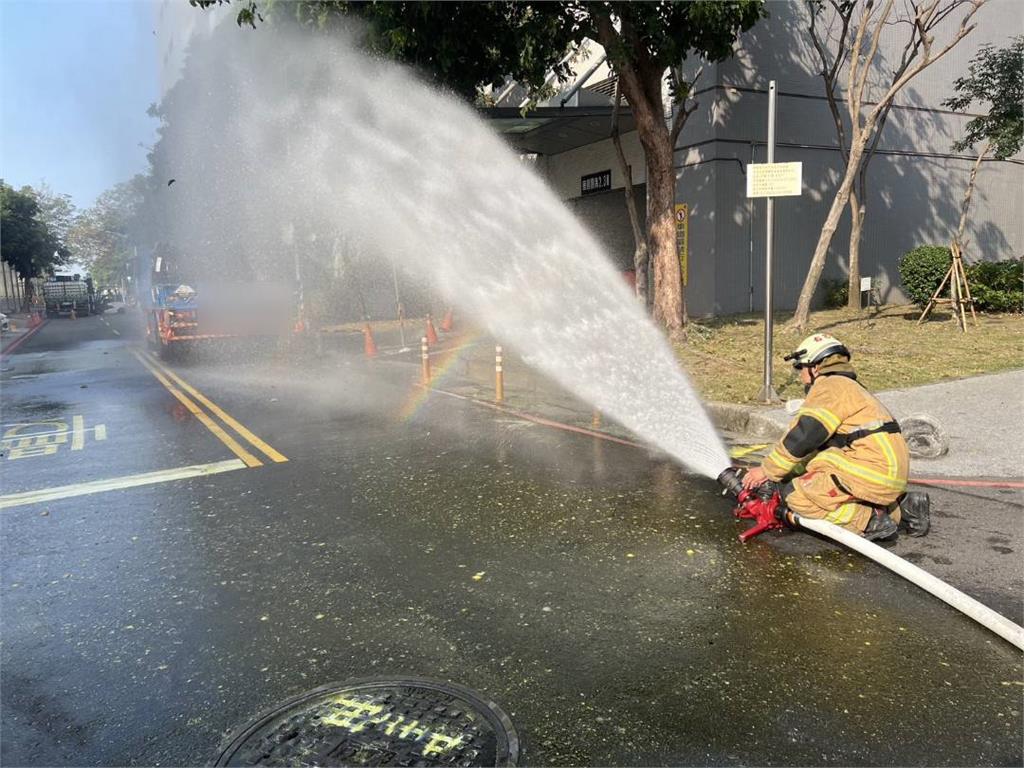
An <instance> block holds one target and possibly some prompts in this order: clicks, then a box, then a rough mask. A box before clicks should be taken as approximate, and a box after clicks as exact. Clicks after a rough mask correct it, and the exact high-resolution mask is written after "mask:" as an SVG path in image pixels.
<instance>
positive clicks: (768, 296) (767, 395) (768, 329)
mask: <svg viewBox="0 0 1024 768" xmlns="http://www.w3.org/2000/svg"><path fill="white" fill-rule="evenodd" d="M775 92H776V88H775V81H774V80H772V81H771V82H770V83H768V162H769V163H774V162H775ZM767 200H768V210H767V213H768V216H767V218H768V221H767V223H766V225H765V257H764V385H763V386H762V387H761V394H760V397H759V399H760V400H761V401H762V402H765V403H772V402H776V401H778V400H779V395H778V393H776V391H775V388H774V387H772V332H773V330H774V329H773V326H772V252H773V250H774V248H773V242H772V241H773V235H774V232H773V230H774V224H775V201H774V200H773V199H772V198H770V197H769V198H767Z"/></svg>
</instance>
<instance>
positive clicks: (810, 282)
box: [792, 132, 867, 331]
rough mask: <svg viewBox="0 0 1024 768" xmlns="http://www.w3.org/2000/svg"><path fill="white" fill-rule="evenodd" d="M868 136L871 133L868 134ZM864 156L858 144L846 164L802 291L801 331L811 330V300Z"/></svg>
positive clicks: (795, 317) (798, 319)
mask: <svg viewBox="0 0 1024 768" xmlns="http://www.w3.org/2000/svg"><path fill="white" fill-rule="evenodd" d="M865 133H867V132H865ZM863 154H864V142H863V141H854V142H853V145H852V146H851V147H850V159H849V161H848V162H847V164H846V174H845V175H844V176H843V181H842V183H840V185H839V189H837V190H836V196H835V199H833V200H832V207H831V209H829V212H828V217H827V218H826V219H825V224H824V226H822V228H821V236H820V237H819V238H818V245H817V246H816V247H815V249H814V256H813V257H811V265H810V267H809V268H808V270H807V277H806V279H805V280H804V287H803V288H802V289H801V291H800V300H799V301H798V302H797V305H796V313H795V314H794V315H793V321H792V325H793V327H795V328H796V329H798V330H801V331H802V330H804V329H805V328H806V327H807V320H808V318H809V316H810V314H811V299H813V298H814V291H815V290H816V289H817V287H818V282H819V281H820V280H821V272H822V270H823V269H824V268H825V257H826V256H827V255H828V246H829V243H831V242H832V236H833V235H835V232H836V227H837V226H838V225H839V218H840V217H841V216H842V215H843V208H845V207H846V204H847V202H848V201H849V199H850V192H851V191H852V189H853V182H854V179H856V177H857V171H858V169H859V168H860V159H861V157H862V156H863Z"/></svg>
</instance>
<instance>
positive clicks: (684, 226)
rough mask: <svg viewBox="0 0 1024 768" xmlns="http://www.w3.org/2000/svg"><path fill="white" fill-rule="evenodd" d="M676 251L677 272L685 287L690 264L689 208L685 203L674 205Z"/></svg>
mask: <svg viewBox="0 0 1024 768" xmlns="http://www.w3.org/2000/svg"><path fill="white" fill-rule="evenodd" d="M676 249H677V250H678V251H679V271H680V274H682V278H683V285H686V283H687V280H688V274H687V273H688V271H689V262H690V208H689V206H688V205H687V204H686V203H676Z"/></svg>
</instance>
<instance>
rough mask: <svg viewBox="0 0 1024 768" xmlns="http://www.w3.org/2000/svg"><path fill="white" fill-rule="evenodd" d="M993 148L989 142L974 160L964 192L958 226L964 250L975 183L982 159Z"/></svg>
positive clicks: (957, 239) (960, 241)
mask: <svg viewBox="0 0 1024 768" xmlns="http://www.w3.org/2000/svg"><path fill="white" fill-rule="evenodd" d="M991 148H992V144H991V143H988V144H986V145H985V148H984V149H982V150H981V154H980V155H978V159H977V160H975V161H974V167H973V168H971V177H970V179H968V181H967V191H966V192H964V201H963V203H962V204H961V206H960V224H959V225H958V226H957V228H956V236H955V240H956V244H957V245H958V246H959V247H960V250H961V251H963V245H964V230H966V229H967V211H968V209H969V208H970V207H971V197H972V196H973V195H974V183H975V181H977V179H978V169H979V168H980V167H981V161H982V160H984V159H985V155H987V154H988V151H989V149H991Z"/></svg>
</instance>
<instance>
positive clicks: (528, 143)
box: [477, 106, 636, 155]
mask: <svg viewBox="0 0 1024 768" xmlns="http://www.w3.org/2000/svg"><path fill="white" fill-rule="evenodd" d="M477 112H478V114H479V115H480V116H481V117H483V118H484V119H486V120H490V121H491V123H492V125H493V126H494V127H495V129H496V130H497V131H498V132H499V133H501V134H503V135H504V136H505V138H506V140H508V142H509V143H510V144H511V145H512V146H513V147H514V148H516V149H517V150H519V151H520V152H525V153H531V154H538V155H556V154H558V153H559V152H566V151H568V150H570V149H576V148H577V147H582V146H585V145H587V144H593V143H595V142H598V141H602V140H604V139H609V138H611V127H612V107H611V106H590V107H538V108H536V109H533V110H531V111H530V112H527V113H526V114H525V115H522V114H520V111H519V109H518V108H517V107H481V108H480V109H478V110H477ZM633 130H636V124H635V122H634V120H633V115H632V114H631V113H630V111H629V109H628V108H620V110H619V132H620V133H627V132H629V131H633Z"/></svg>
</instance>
